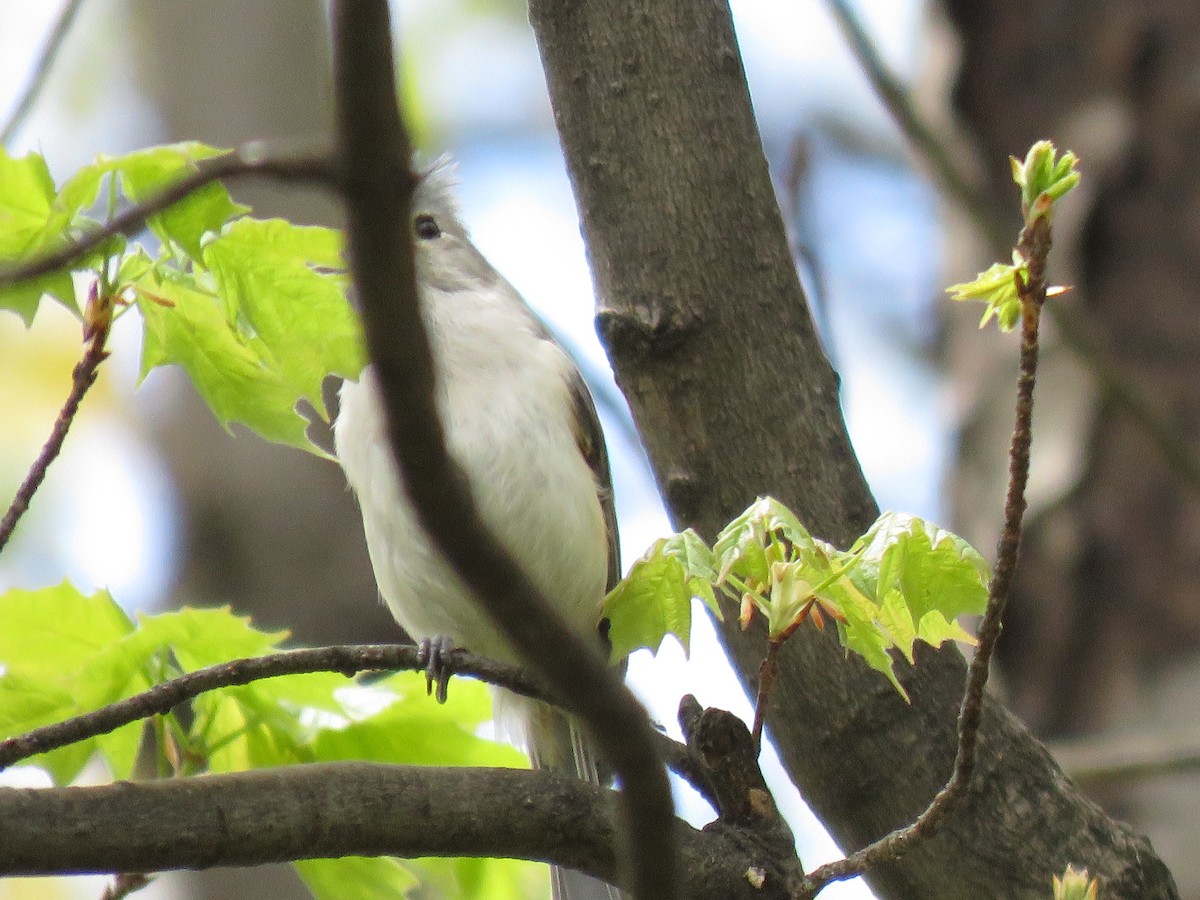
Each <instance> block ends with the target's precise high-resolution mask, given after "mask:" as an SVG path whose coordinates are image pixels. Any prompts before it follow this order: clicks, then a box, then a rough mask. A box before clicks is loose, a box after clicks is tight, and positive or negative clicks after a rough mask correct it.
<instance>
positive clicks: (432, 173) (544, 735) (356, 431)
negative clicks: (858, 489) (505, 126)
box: [334, 163, 621, 900]
mask: <svg viewBox="0 0 1200 900" xmlns="http://www.w3.org/2000/svg"><path fill="white" fill-rule="evenodd" d="M413 240H414V245H415V254H416V271H417V283H418V288H419V292H420V302H421V312H422V315H423V317H424V321H425V326H426V328H427V329H428V331H429V339H430V343H431V346H432V349H433V359H434V370H435V377H436V381H437V392H438V393H437V403H438V411H439V413H440V415H441V417H442V423H443V426H444V427H445V431H446V440H447V444H448V447H449V450H450V452H451V453H452V454H453V456H454V458H455V459H456V460H457V461H458V463H459V465H460V466H461V467H462V469H463V471H464V472H465V474H466V475H467V477H468V480H469V482H470V485H471V489H472V493H473V494H474V498H475V502H476V504H477V506H478V509H479V514H480V516H481V517H482V519H483V521H484V522H485V523H486V524H487V526H488V527H489V528H490V529H491V531H492V533H493V534H494V535H495V536H496V537H497V538H498V539H499V540H500V541H501V543H503V544H504V546H505V548H506V549H507V550H508V551H509V553H511V554H512V556H513V557H514V559H515V560H516V561H517V562H518V563H519V564H520V565H521V566H522V567H523V568H524V570H525V571H526V572H527V573H528V574H529V575H530V577H531V578H532V579H533V581H534V583H535V584H536V585H537V586H538V587H539V588H540V589H541V591H542V593H543V594H544V596H545V597H547V598H548V599H549V600H550V601H551V602H552V603H554V604H555V606H556V609H557V610H558V613H559V614H560V615H561V616H562V617H563V619H565V620H566V621H567V623H568V624H570V625H571V626H572V627H573V628H575V629H577V630H578V631H579V632H580V633H581V634H588V635H595V636H596V646H597V649H598V650H600V649H601V637H600V631H599V627H600V617H601V613H600V604H601V601H602V600H603V597H604V595H605V593H606V591H607V590H608V589H609V588H611V587H612V586H613V585H614V584H615V583H616V580H617V579H618V578H619V577H620V563H619V559H618V555H617V526H616V516H615V512H614V509H613V502H612V490H611V477H610V474H609V468H608V456H607V452H606V450H605V445H604V436H603V434H602V432H601V430H600V423H599V420H598V419H597V416H596V408H595V405H594V403H593V402H592V398H591V395H590V394H589V393H588V389H587V387H586V385H585V384H584V382H583V378H582V376H581V375H580V373H579V370H578V368H576V366H575V363H574V362H573V361H572V360H571V358H570V357H569V356H568V355H567V353H566V352H565V351H564V350H563V349H562V347H560V346H559V345H558V344H557V343H556V342H555V341H554V339H553V338H552V337H551V336H550V334H549V332H548V331H547V330H546V327H545V326H544V325H543V324H542V322H541V321H540V320H539V319H538V318H537V316H536V315H535V314H534V313H533V311H532V310H530V308H529V307H528V306H526V304H525V301H524V300H522V299H521V296H520V295H519V294H518V293H517V292H516V290H515V289H514V288H513V287H512V285H510V284H509V283H508V282H507V281H505V279H504V278H503V277H502V276H501V275H500V274H499V273H498V272H497V271H496V270H495V269H493V268H492V267H491V266H490V265H489V264H488V262H487V260H485V259H484V258H483V256H482V255H481V254H480V253H479V251H478V250H476V249H475V247H474V245H472V244H471V242H470V240H469V238H468V236H467V232H466V229H465V228H464V227H463V225H462V223H461V222H460V221H459V218H458V210H457V207H456V204H455V202H454V197H453V194H452V183H451V180H450V177H449V170H448V167H447V165H446V164H444V163H442V164H439V165H435V166H434V168H432V169H431V170H429V171H428V172H426V173H425V174H424V175H423V176H422V177H421V179H420V182H419V184H418V186H417V188H416V192H415V194H414V196H413ZM334 436H335V443H336V447H337V455H338V458H339V460H340V461H341V464H342V467H343V469H344V470H345V472H346V477H347V478H348V480H349V482H350V485H351V487H353V489H354V491H355V493H356V494H357V495H358V500H359V504H360V506H361V507H362V514H363V525H364V528H365V531H366V536H367V547H368V549H369V551H370V554H371V563H372V566H373V567H374V569H375V579H376V581H377V582H378V584H379V590H380V593H381V594H382V596H383V600H384V602H386V603H387V606H388V609H390V610H391V612H392V615H393V616H395V617H396V621H398V622H399V623H400V625H401V626H402V627H403V628H404V629H405V630H406V631H407V632H408V633H409V634H410V635H411V636H412V637H414V638H416V639H418V640H422V639H435V638H445V639H449V640H450V641H452V642H453V643H454V644H455V645H456V646H460V647H464V648H466V649H468V650H471V651H472V652H474V653H477V654H479V655H481V656H486V657H489V658H491V659H495V660H499V661H503V662H509V663H515V662H518V661H519V660H518V658H517V656H516V655H515V654H514V653H513V651H512V650H511V649H510V647H509V646H508V644H507V642H506V641H505V640H504V639H503V638H502V637H501V636H500V635H499V634H498V633H497V631H496V628H495V626H494V625H493V624H492V622H491V621H490V620H489V618H488V616H487V613H485V612H484V611H483V608H482V607H481V606H480V605H479V604H478V603H477V602H476V600H475V599H474V597H472V596H470V594H469V591H468V589H467V588H466V586H464V585H463V584H462V582H461V581H460V580H459V578H458V577H457V576H456V575H455V574H454V573H453V572H452V571H451V569H450V568H449V567H448V565H447V564H446V563H445V562H444V561H443V560H442V559H441V557H440V555H439V554H438V552H437V551H436V550H435V549H434V548H433V547H432V546H431V544H430V543H429V541H428V539H427V538H426V537H425V535H424V533H423V532H422V530H421V526H420V525H419V524H418V523H417V520H416V517H415V514H414V512H413V510H412V507H411V505H410V504H409V501H408V498H407V497H406V495H405V493H404V491H403V490H402V489H401V485H400V481H399V478H398V473H397V470H396V466H395V463H394V461H393V457H392V451H391V448H390V446H389V444H388V438H387V434H386V430H385V425H384V417H383V411H382V409H381V401H380V398H379V393H378V387H377V385H376V383H375V379H374V376H373V373H372V371H371V369H370V368H368V369H367V370H365V371H364V372H363V375H362V377H361V378H360V380H359V381H358V382H357V383H354V382H349V381H348V382H346V383H345V384H344V385H343V387H342V391H341V412H340V413H339V415H338V419H337V424H336V426H335V429H334ZM494 698H495V707H496V720H497V722H498V723H499V725H500V727H501V728H502V729H503V730H504V731H505V732H507V733H508V734H509V736H510V737H512V738H513V739H514V740H515V741H517V742H519V743H521V744H523V745H524V746H525V747H526V749H527V750H528V753H529V756H530V759H531V761H532V762H533V764H534V766H536V767H538V768H545V769H553V770H557V771H560V772H565V773H569V774H574V775H576V776H578V777H579V778H583V779H585V780H588V781H591V782H594V783H599V782H600V778H599V776H598V774H597V769H596V761H595V758H594V757H593V755H592V753H591V750H590V747H589V746H588V743H587V742H586V741H585V739H584V735H583V734H582V732H581V730H580V726H579V724H578V723H577V722H575V721H574V720H573V719H572V718H571V717H569V716H567V715H566V714H565V713H563V712H561V711H559V710H557V709H554V708H551V707H549V706H547V705H545V704H542V703H537V702H535V701H530V700H527V699H524V698H520V697H517V696H515V695H513V694H509V693H507V692H505V691H502V690H497V691H495V692H494ZM552 885H553V895H554V897H555V900H609V898H618V897H620V896H621V895H620V893H619V892H618V891H617V890H616V889H615V888H610V887H609V886H608V885H605V884H603V883H602V882H599V881H596V880H595V879H592V878H590V877H588V876H585V875H582V874H581V873H579V872H573V871H567V870H561V869H552Z"/></svg>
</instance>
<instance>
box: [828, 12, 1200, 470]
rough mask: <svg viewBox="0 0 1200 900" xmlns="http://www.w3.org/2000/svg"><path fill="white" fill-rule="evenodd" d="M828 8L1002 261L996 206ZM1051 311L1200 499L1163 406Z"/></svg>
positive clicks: (862, 38) (1077, 326) (1068, 340)
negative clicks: (1163, 412)
mask: <svg viewBox="0 0 1200 900" xmlns="http://www.w3.org/2000/svg"><path fill="white" fill-rule="evenodd" d="M828 2H829V6H830V9H831V11H832V12H833V15H834V17H835V18H836V19H837V21H838V24H839V25H840V26H841V28H842V31H843V33H844V34H845V35H846V39H847V40H848V41H849V43H850V47H851V49H852V50H853V51H854V55H855V57H856V58H857V60H858V63H859V65H860V66H861V67H862V70H863V73H864V74H865V75H866V77H867V80H868V81H870V83H871V86H872V87H873V88H874V89H875V92H876V93H877V94H878V95H879V99H880V100H881V101H882V102H883V104H884V106H885V107H886V108H887V110H888V112H889V113H890V114H891V116H892V118H893V119H894V120H895V121H896V123H897V124H898V125H899V127H900V129H901V131H902V132H903V133H904V135H905V137H907V138H908V140H909V141H910V142H911V143H912V144H913V146H914V147H915V148H916V150H917V151H918V153H919V154H920V155H921V157H922V158H923V159H925V160H926V161H927V162H928V163H929V166H930V168H931V169H932V170H933V174H934V175H935V177H936V178H937V180H938V183H939V185H940V186H941V188H942V190H943V191H944V192H945V194H946V195H947V196H948V197H950V198H951V199H952V200H953V201H955V202H956V203H957V204H958V205H959V206H961V207H962V208H963V209H964V210H966V212H967V214H968V215H969V216H970V217H971V219H972V220H973V221H974V222H975V224H976V227H978V228H979V230H980V231H981V232H983V234H984V235H985V237H986V238H987V240H988V242H989V243H990V244H991V245H992V250H993V252H994V253H995V254H996V255H997V256H1000V257H1004V256H1006V255H1007V254H1008V250H1009V237H1008V235H1009V226H1008V225H1007V224H1006V223H1005V222H1004V221H1003V220H1002V219H1001V218H1000V217H999V216H998V214H997V212H996V207H995V205H994V204H990V203H988V202H987V200H986V198H985V196H984V195H983V193H982V192H981V191H979V190H978V189H977V188H976V187H975V186H974V185H973V183H972V182H973V179H971V178H970V177H969V176H968V175H967V174H966V173H964V172H963V171H962V169H961V167H960V166H959V165H958V164H957V163H955V161H954V158H953V155H952V154H951V153H950V152H949V151H948V150H947V148H946V144H945V142H944V141H943V140H941V139H940V138H939V137H938V136H937V134H936V133H935V131H934V129H933V128H932V127H931V126H930V125H929V124H928V123H927V122H926V121H925V120H924V119H923V118H922V117H921V115H920V113H918V112H917V109H916V107H915V106H914V104H913V102H912V98H911V96H910V94H909V92H908V90H907V89H906V88H905V86H904V84H903V83H902V82H901V81H900V79H899V78H897V77H896V75H895V74H894V73H893V72H892V71H891V70H890V69H889V68H888V67H887V65H886V64H885V63H884V62H883V60H882V58H881V57H880V55H879V52H878V50H877V49H876V48H875V45H874V43H873V42H872V41H871V37H870V36H869V35H868V34H867V32H866V30H865V29H864V28H863V26H862V22H861V21H860V20H859V18H858V16H857V15H856V14H855V12H854V10H853V9H852V8H851V5H850V3H849V2H848V0H828ZM1048 311H1049V314H1050V318H1051V319H1052V320H1053V321H1054V325H1055V328H1056V331H1057V336H1058V339H1059V340H1060V341H1061V342H1062V344H1063V346H1064V347H1066V348H1067V349H1068V350H1069V351H1070V352H1071V353H1072V354H1073V355H1074V356H1075V357H1076V358H1077V359H1079V360H1080V361H1081V362H1082V363H1083V365H1084V367H1085V368H1086V369H1087V370H1088V373H1089V374H1090V375H1091V376H1092V377H1093V378H1094V379H1095V380H1096V384H1097V386H1098V387H1099V390H1100V393H1101V394H1103V395H1104V396H1105V397H1107V398H1108V399H1109V400H1111V401H1112V402H1113V404H1114V405H1115V406H1116V407H1117V408H1119V409H1122V410H1124V411H1125V414H1126V415H1128V416H1129V417H1130V418H1131V419H1132V420H1133V421H1134V422H1135V423H1137V425H1138V426H1139V427H1140V428H1141V429H1142V432H1143V434H1145V435H1146V437H1147V438H1149V440H1150V442H1151V444H1152V445H1153V446H1154V447H1155V449H1157V450H1158V452H1159V454H1160V455H1161V456H1162V459H1163V461H1164V462H1165V463H1166V464H1167V466H1168V467H1169V468H1170V470H1171V471H1172V472H1174V473H1175V476H1176V477H1177V478H1179V480H1180V481H1181V482H1183V483H1184V484H1186V485H1187V486H1188V487H1189V488H1191V489H1192V490H1193V491H1195V492H1198V493H1200V457H1197V455H1196V454H1195V453H1194V452H1192V450H1191V449H1190V448H1189V446H1188V445H1187V444H1185V443H1184V442H1183V440H1182V439H1181V438H1180V436H1179V434H1178V433H1177V431H1175V430H1174V429H1172V428H1171V426H1170V424H1169V423H1168V421H1167V419H1166V417H1165V416H1164V415H1163V414H1162V412H1161V408H1160V406H1159V404H1157V403H1155V402H1153V401H1152V400H1151V398H1150V397H1149V396H1147V395H1146V393H1145V392H1144V391H1143V390H1141V389H1140V388H1138V387H1137V385H1136V384H1135V383H1134V382H1133V381H1132V380H1131V379H1130V378H1129V375H1128V373H1127V372H1125V371H1124V370H1123V369H1122V368H1121V367H1118V366H1116V365H1115V364H1114V358H1113V353H1112V351H1111V350H1110V349H1109V348H1107V347H1105V346H1104V345H1103V344H1102V343H1101V342H1100V341H1099V339H1098V338H1097V337H1096V336H1095V335H1094V334H1092V333H1091V332H1090V330H1089V329H1088V328H1087V327H1086V326H1085V324H1084V322H1083V321H1082V320H1081V319H1080V317H1079V316H1077V315H1075V314H1074V313H1072V312H1071V310H1070V309H1069V308H1068V307H1067V306H1065V305H1063V304H1061V303H1055V304H1052V305H1051V306H1050V307H1049V308H1048Z"/></svg>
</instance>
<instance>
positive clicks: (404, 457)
mask: <svg viewBox="0 0 1200 900" xmlns="http://www.w3.org/2000/svg"><path fill="white" fill-rule="evenodd" d="M333 18H334V24H335V28H334V82H335V91H336V95H337V107H338V140H339V148H340V149H339V152H340V154H341V156H342V159H343V162H344V165H345V169H344V171H345V181H344V184H343V191H344V198H345V201H346V222H347V229H346V237H347V250H348V256H349V260H350V268H351V272H352V274H353V277H354V284H355V287H356V289H357V291H358V294H359V299H360V302H361V308H362V315H363V326H364V331H365V333H366V338H367V346H368V349H369V351H370V357H371V359H372V361H373V363H374V365H375V369H376V374H377V376H378V378H379V383H380V386H381V388H382V391H383V395H384V401H385V409H386V415H387V422H388V436H389V438H390V440H391V444H392V448H393V451H394V452H395V455H396V459H397V461H398V463H399V465H400V469H401V471H402V472H403V473H404V476H405V477H404V482H405V485H406V488H407V490H408V493H409V497H410V499H411V500H412V501H413V505H414V507H415V509H416V511H417V515H418V518H419V519H420V521H421V524H422V526H423V527H424V529H425V530H426V532H427V533H428V534H429V535H430V537H431V539H432V540H433V542H434V544H435V545H436V546H437V547H438V549H439V551H440V552H441V553H442V554H443V555H444V556H445V558H446V559H447V560H448V561H449V562H450V564H451V565H452V566H453V568H454V569H455V571H456V572H457V573H458V574H459V575H460V576H461V577H462V578H463V580H464V582H465V583H466V584H468V585H469V586H470V587H471V589H472V590H473V591H474V593H475V595H476V597H478V598H481V600H480V602H481V603H482V602H484V600H486V609H487V612H488V613H489V614H490V616H491V618H492V619H493V621H494V622H495V623H496V625H497V627H498V628H499V629H500V631H501V633H503V634H504V636H505V637H506V638H508V639H509V641H510V642H511V643H512V645H513V646H514V647H515V648H516V649H517V650H518V652H519V653H520V654H521V657H522V659H524V660H525V661H526V662H527V663H528V665H529V666H530V667H531V668H532V669H533V670H534V671H535V672H536V673H537V674H538V675H539V676H541V677H542V678H544V679H545V680H546V681H547V682H548V683H550V684H553V685H554V687H555V690H556V692H558V693H559V695H560V696H561V697H562V698H563V700H564V704H565V706H566V707H567V708H568V709H569V710H571V711H572V712H573V713H575V714H576V715H578V716H579V717H580V718H581V719H582V720H583V721H584V722H585V724H586V726H587V729H588V731H589V733H590V736H591V737H592V739H593V740H594V741H595V742H596V744H597V746H598V747H599V749H600V752H601V754H602V755H603V757H604V759H605V760H606V761H607V762H608V763H609V765H610V766H611V768H612V769H613V771H614V773H615V775H616V777H617V779H618V780H619V781H620V783H621V786H622V788H623V790H622V792H621V798H622V804H621V809H622V814H623V815H622V818H623V819H624V823H625V828H624V829H623V832H624V833H623V835H622V837H623V840H622V853H621V857H622V859H623V860H624V865H623V867H622V868H623V872H624V873H627V877H622V879H621V880H622V881H623V882H625V883H628V884H629V885H631V887H632V888H633V891H634V894H635V896H636V897H638V898H639V900H660V898H661V900H671V898H673V897H675V896H676V890H677V889H676V882H677V860H676V853H675V849H674V832H673V829H672V827H671V824H670V823H671V821H672V818H673V815H672V806H671V793H670V787H669V783H668V781H667V775H666V770H665V769H664V767H663V764H662V761H661V760H660V758H659V757H658V754H657V753H656V751H655V748H654V737H653V730H652V728H651V727H650V723H649V720H648V719H647V717H646V714H645V711H644V710H643V709H642V708H641V706H640V705H639V704H638V702H637V701H636V700H635V699H634V697H633V695H632V694H631V693H630V692H629V691H628V689H627V688H625V687H624V685H622V684H621V683H620V680H619V679H618V678H617V677H616V675H615V674H614V673H613V672H612V671H611V670H609V669H608V667H607V666H606V665H605V664H604V661H603V660H602V659H601V658H600V656H599V654H598V653H596V651H595V650H594V649H593V648H592V647H591V646H590V644H588V643H587V642H586V641H584V640H583V638H582V637H581V636H579V635H577V634H575V633H574V632H573V631H572V630H571V629H570V628H568V627H567V626H566V625H565V624H564V623H563V622H562V621H561V619H560V618H559V616H558V615H557V614H555V613H554V612H553V607H552V606H551V605H550V604H549V603H548V602H547V601H546V599H545V598H544V597H542V596H541V595H540V593H539V592H538V590H537V589H536V587H535V586H534V585H533V583H532V582H531V581H530V580H529V578H528V576H527V575H525V573H524V572H522V571H521V569H520V568H519V567H518V566H516V565H515V563H514V562H513V561H512V559H511V558H510V557H509V555H508V554H507V553H506V552H505V551H504V549H503V547H501V546H500V544H499V543H498V542H497V541H496V540H495V538H494V537H493V536H492V535H491V534H490V533H489V532H488V531H487V529H486V528H485V527H484V526H483V524H482V523H481V522H480V520H479V516H478V513H477V511H476V509H475V504H474V502H473V498H472V496H471V493H470V491H469V489H468V486H467V484H466V482H465V480H464V478H463V476H462V473H461V472H460V471H459V470H458V469H457V467H456V466H455V465H454V464H453V462H452V460H451V459H450V457H449V455H448V453H447V451H446V444H445V435H444V433H443V431H442V428H441V425H440V423H439V421H438V417H437V410H436V405H435V402H434V385H433V363H432V357H431V353H430V348H429V340H428V336H427V335H426V333H425V329H424V325H423V322H422V320H421V316H420V311H419V308H418V305H417V289H416V281H415V274H414V268H413V254H412V238H411V231H410V228H409V225H408V223H409V221H410V218H411V217H410V214H409V212H410V204H411V196H412V189H413V181H412V176H411V175H410V174H409V173H408V169H407V166H408V161H409V157H410V155H411V150H410V144H409V141H408V135H407V133H406V132H405V130H404V127H403V125H402V123H401V121H400V116H399V106H398V103H397V98H396V94H395V89H394V86H393V85H394V62H393V55H392V46H391V26H390V22H389V17H388V7H387V3H386V2H384V0H373V2H366V0H342V2H339V3H337V4H335V6H334V16H333Z"/></svg>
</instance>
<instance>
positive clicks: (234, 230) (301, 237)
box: [204, 219, 365, 417]
mask: <svg viewBox="0 0 1200 900" xmlns="http://www.w3.org/2000/svg"><path fill="white" fill-rule="evenodd" d="M204 265H205V266H206V267H207V268H208V269H209V270H210V272H211V273H212V276H213V280H214V284H215V288H216V291H217V293H218V294H219V295H220V297H221V298H222V300H223V302H224V303H225V306H226V313H227V317H228V319H229V321H245V322H246V324H247V330H248V331H249V332H250V333H251V334H253V336H254V338H255V339H256V341H257V342H261V346H262V347H263V348H264V356H265V357H267V358H269V359H270V360H271V363H272V367H273V368H274V369H275V371H277V372H278V373H279V375H280V377H281V378H282V380H283V381H284V383H286V384H287V385H288V386H289V387H290V388H291V389H292V391H293V392H294V393H295V395H296V397H297V398H299V397H303V398H304V399H306V400H308V401H309V402H310V403H311V404H312V405H313V407H314V408H315V409H316V410H317V411H318V413H320V414H321V416H322V417H326V415H327V414H326V412H325V405H324V401H323V399H322V396H321V384H322V382H323V381H324V379H325V377H326V376H328V375H329V374H331V373H332V374H337V375H341V376H343V377H345V378H356V377H357V376H358V374H359V372H360V371H361V370H362V367H363V364H364V361H365V358H364V355H363V341H362V336H361V333H360V330H359V325H358V319H357V317H356V316H355V315H354V312H353V310H352V309H351V308H350V304H349V303H347V302H346V285H347V281H346V278H345V276H344V275H341V274H328V271H327V270H329V269H340V268H342V267H343V266H344V262H343V260H342V237H341V234H340V233H339V232H337V231H333V230H332V229H328V228H312V227H300V226H297V225H292V224H291V223H290V222H285V221H283V220H281V219H268V220H265V221H263V220H258V219H240V220H238V221H236V222H234V223H232V224H231V225H230V226H229V227H228V228H226V229H225V231H224V232H223V233H222V234H221V235H220V236H219V237H217V238H215V239H214V240H212V241H211V242H210V243H209V244H208V245H207V246H206V247H205V248H204ZM322 270H324V271H322Z"/></svg>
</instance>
